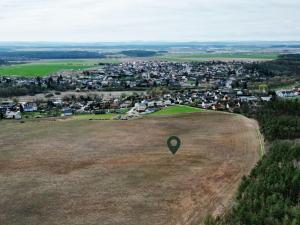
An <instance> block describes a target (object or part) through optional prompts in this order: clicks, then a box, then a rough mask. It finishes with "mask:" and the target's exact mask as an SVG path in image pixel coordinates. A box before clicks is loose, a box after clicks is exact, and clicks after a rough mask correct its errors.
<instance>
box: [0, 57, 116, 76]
mask: <svg viewBox="0 0 300 225" xmlns="http://www.w3.org/2000/svg"><path fill="white" fill-rule="evenodd" d="M100 62H102V63H118V61H117V60H110V59H99V60H97V59H91V60H45V61H44V60H41V61H35V62H32V63H27V64H20V65H12V66H2V67H0V76H1V75H2V76H5V75H6V76H10V75H16V76H26V77H36V76H47V75H49V74H52V73H56V72H59V71H63V70H82V69H87V68H92V67H95V66H96V65H97V63H100Z"/></svg>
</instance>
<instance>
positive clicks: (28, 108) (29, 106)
mask: <svg viewBox="0 0 300 225" xmlns="http://www.w3.org/2000/svg"><path fill="white" fill-rule="evenodd" d="M21 108H22V110H23V112H36V111H37V109H38V108H37V104H36V103H35V102H22V103H21Z"/></svg>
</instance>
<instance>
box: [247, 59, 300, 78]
mask: <svg viewBox="0 0 300 225" xmlns="http://www.w3.org/2000/svg"><path fill="white" fill-rule="evenodd" d="M248 69H256V70H257V71H259V72H260V73H261V74H263V75H265V76H280V75H287V74H289V76H299V75H300V54H284V55H279V56H278V59H276V60H273V61H267V62H255V63H252V64H249V65H248Z"/></svg>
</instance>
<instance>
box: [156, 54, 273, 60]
mask: <svg viewBox="0 0 300 225" xmlns="http://www.w3.org/2000/svg"><path fill="white" fill-rule="evenodd" d="M277 57H278V54H277V53H218V54H216V53H211V54H208V53H203V54H175V53H174V54H167V55H164V56H160V57H158V58H159V59H162V60H170V61H203V60H258V61H261V60H274V59H276V58H277Z"/></svg>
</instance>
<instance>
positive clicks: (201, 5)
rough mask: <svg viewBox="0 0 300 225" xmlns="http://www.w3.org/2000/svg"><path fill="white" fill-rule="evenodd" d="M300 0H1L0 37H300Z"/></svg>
mask: <svg viewBox="0 0 300 225" xmlns="http://www.w3.org/2000/svg"><path fill="white" fill-rule="evenodd" d="M299 9H300V0H182V1H179V0H0V41H60V42H116V41H126V42H127V41H181V42H185V41H299V40H300V26H299V22H300V13H299Z"/></svg>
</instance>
